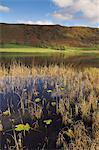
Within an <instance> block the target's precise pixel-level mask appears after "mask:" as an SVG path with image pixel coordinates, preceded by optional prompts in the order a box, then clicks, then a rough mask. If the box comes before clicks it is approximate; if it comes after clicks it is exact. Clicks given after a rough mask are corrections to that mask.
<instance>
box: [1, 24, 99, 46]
mask: <svg viewBox="0 0 99 150" xmlns="http://www.w3.org/2000/svg"><path fill="white" fill-rule="evenodd" d="M4 44H21V45H30V46H36V47H58V46H71V47H94V46H96V45H99V28H89V27H65V26H60V25H25V24H4V23H1V24H0V45H2V46H3V45H4Z"/></svg>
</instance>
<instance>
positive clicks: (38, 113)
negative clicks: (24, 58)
mask: <svg viewBox="0 0 99 150" xmlns="http://www.w3.org/2000/svg"><path fill="white" fill-rule="evenodd" d="M0 91H1V93H3V94H4V95H6V94H7V93H11V92H13V93H16V94H17V95H18V96H19V102H18V104H19V105H20V107H21V110H22V114H24V111H25V110H26V108H27V110H29V115H30V117H31V119H32V120H35V119H36V120H39V119H40V118H42V116H43V117H44V113H45V110H46V111H47V114H45V115H46V116H48V117H50V116H52V115H53V111H52V110H50V108H51V107H52V106H53V107H55V112H54V113H55V114H56V115H57V116H60V118H61V119H62V122H61V127H60V128H59V132H58V134H57V138H56V148H57V149H62V148H63V149H64V150H98V148H99V69H98V68H92V67H90V68H79V69H77V68H73V67H72V66H68V67H64V66H60V67H59V66H49V67H46V66H44V67H35V66H33V67H31V68H28V67H25V66H22V65H21V66H20V65H16V64H14V65H12V66H11V68H9V69H6V68H2V67H0ZM46 93H47V94H48V95H47V94H46ZM46 95H47V97H46ZM35 99H36V101H35ZM19 105H18V106H19ZM8 107H9V109H10V110H11V112H12V107H11V106H9V105H8V104H7V105H6V108H4V109H5V110H6V109H8ZM17 109H19V107H17ZM5 110H2V113H3V111H5ZM31 114H32V115H31ZM53 121H54V120H53V119H52V123H53ZM38 126H39V124H38ZM45 145H47V144H45ZM43 146H44V145H43Z"/></svg>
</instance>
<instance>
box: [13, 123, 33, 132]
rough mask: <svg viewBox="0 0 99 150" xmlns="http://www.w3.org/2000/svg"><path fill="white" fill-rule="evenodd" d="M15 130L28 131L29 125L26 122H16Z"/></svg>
mask: <svg viewBox="0 0 99 150" xmlns="http://www.w3.org/2000/svg"><path fill="white" fill-rule="evenodd" d="M15 127H16V128H15V131H29V130H30V128H31V127H30V125H29V124H28V123H26V125H24V124H18V125H16V126H15Z"/></svg>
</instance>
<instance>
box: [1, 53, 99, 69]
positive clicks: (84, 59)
mask: <svg viewBox="0 0 99 150" xmlns="http://www.w3.org/2000/svg"><path fill="white" fill-rule="evenodd" d="M13 63H16V64H22V65H24V66H28V67H32V66H33V65H34V66H49V65H65V66H66V65H73V66H77V67H78V66H84V67H98V68H99V55H97V54H87V53H86V54H81V55H79V56H77V55H75V56H71V55H68V54H65V53H58V54H57V53H49V54H46V53H44V54H43V53H42V54H38V53H34V54H21V53H20V54H18V53H10V54H9V53H0V65H2V66H5V67H8V68H9V67H11V64H13Z"/></svg>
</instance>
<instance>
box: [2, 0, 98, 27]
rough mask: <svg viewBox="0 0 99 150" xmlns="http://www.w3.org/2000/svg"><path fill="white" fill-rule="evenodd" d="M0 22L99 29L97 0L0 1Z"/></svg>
mask: <svg viewBox="0 0 99 150" xmlns="http://www.w3.org/2000/svg"><path fill="white" fill-rule="evenodd" d="M0 22H5V23H27V24H60V25H66V26H76V25H77V26H93V27H99V0H0Z"/></svg>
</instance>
